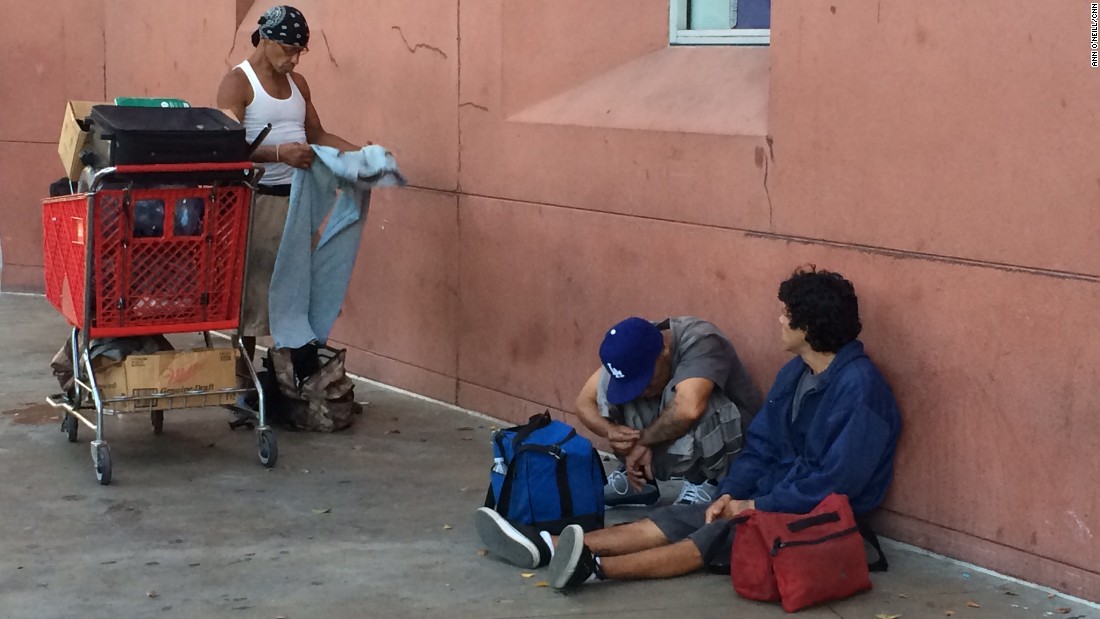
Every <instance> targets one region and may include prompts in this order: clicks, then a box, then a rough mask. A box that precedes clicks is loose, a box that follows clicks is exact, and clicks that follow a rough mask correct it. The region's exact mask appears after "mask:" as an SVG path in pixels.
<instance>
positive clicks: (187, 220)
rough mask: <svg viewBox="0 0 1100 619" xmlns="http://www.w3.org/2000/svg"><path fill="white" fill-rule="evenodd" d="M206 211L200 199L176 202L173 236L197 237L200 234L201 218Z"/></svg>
mask: <svg viewBox="0 0 1100 619" xmlns="http://www.w3.org/2000/svg"><path fill="white" fill-rule="evenodd" d="M205 210H206V204H205V201H204V200H203V199H202V198H182V199H180V200H178V201H177V202H176V216H175V225H174V226H173V228H172V234H174V235H175V236H198V235H200V234H202V216H203V212H204V211H205Z"/></svg>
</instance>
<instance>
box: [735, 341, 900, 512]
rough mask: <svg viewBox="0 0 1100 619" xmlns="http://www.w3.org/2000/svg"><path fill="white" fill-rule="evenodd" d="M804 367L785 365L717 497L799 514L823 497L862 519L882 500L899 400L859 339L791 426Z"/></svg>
mask: <svg viewBox="0 0 1100 619" xmlns="http://www.w3.org/2000/svg"><path fill="white" fill-rule="evenodd" d="M804 368H806V363H805V362H804V361H803V360H802V358H801V357H795V358H794V359H792V360H791V361H790V362H788V363H787V364H786V365H785V366H783V369H781V370H779V374H778V375H777V376H776V378H775V384H774V385H772V388H771V391H769V392H768V398H767V402H765V403H764V407H763V408H761V409H760V412H759V413H757V415H756V418H755V419H753V421H752V425H750V426H749V431H748V435H747V436H746V438H745V447H744V449H743V450H742V451H741V454H740V455H738V457H737V459H735V460H734V461H733V463H732V464H731V465H730V469H729V472H728V473H727V474H726V478H725V479H724V480H722V484H721V486H720V487H719V490H718V494H719V495H723V494H728V495H730V496H731V497H733V498H734V499H754V500H755V501H756V508H757V509H760V510H764V511H774V512H786V513H792V514H804V513H806V512H808V511H810V510H811V509H813V508H814V507H816V506H817V504H818V503H820V502H821V500H822V499H824V498H825V497H826V496H827V495H828V494H830V493H832V492H837V493H840V494H844V495H847V496H848V499H849V502H850V503H851V505H852V511H854V512H855V513H856V514H865V513H867V512H870V511H871V510H873V509H874V508H876V507H878V505H879V504H880V503H882V499H883V498H884V497H885V496H886V489H887V488H888V487H889V485H890V480H891V479H892V478H893V475H894V451H895V449H896V448H897V442H898V435H899V434H900V432H901V414H900V412H899V411H898V404H897V401H896V400H895V399H894V394H893V392H892V391H891V390H890V386H889V385H887V384H886V381H885V379H883V377H882V374H880V373H879V371H878V368H876V367H875V365H874V363H872V362H871V360H870V359H869V358H868V357H867V355H866V354H865V353H864V352H863V344H862V343H860V342H859V341H858V340H857V341H853V342H849V343H848V344H845V345H844V346H843V347H842V348H841V349H840V350H839V351H837V355H836V357H835V358H834V359H833V362H832V363H831V364H829V367H828V369H826V370H825V373H824V374H823V375H822V377H821V382H820V383H819V384H818V386H817V388H816V389H813V390H811V391H809V392H808V393H807V394H806V396H805V398H804V400H803V402H802V408H801V409H800V411H799V414H798V418H797V419H796V420H795V421H794V423H792V422H791V409H792V407H793V405H794V393H795V388H796V387H797V386H798V380H799V378H800V377H801V376H802V372H803V369H804Z"/></svg>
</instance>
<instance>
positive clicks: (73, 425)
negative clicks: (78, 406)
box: [61, 413, 80, 443]
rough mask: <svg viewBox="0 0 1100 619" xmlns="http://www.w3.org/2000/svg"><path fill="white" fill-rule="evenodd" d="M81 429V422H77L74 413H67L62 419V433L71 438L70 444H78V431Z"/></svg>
mask: <svg viewBox="0 0 1100 619" xmlns="http://www.w3.org/2000/svg"><path fill="white" fill-rule="evenodd" d="M79 427H80V422H79V421H77V420H76V417H75V416H73V414H72V413H65V416H64V417H62V418H61V431H62V432H64V433H65V435H66V436H68V437H69V442H70V443H75V442H76V431H77V429H78V428H79Z"/></svg>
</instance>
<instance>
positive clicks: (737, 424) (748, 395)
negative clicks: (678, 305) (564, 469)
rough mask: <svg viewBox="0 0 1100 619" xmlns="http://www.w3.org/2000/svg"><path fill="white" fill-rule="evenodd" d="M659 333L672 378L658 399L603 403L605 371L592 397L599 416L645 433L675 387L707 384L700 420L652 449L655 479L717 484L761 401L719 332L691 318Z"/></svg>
mask: <svg viewBox="0 0 1100 619" xmlns="http://www.w3.org/2000/svg"><path fill="white" fill-rule="evenodd" d="M657 327H658V328H660V329H662V330H668V331H670V334H671V337H670V338H669V341H670V343H669V353H670V359H669V361H670V365H671V377H670V379H669V382H668V385H667V386H666V387H665V389H664V391H663V392H662V394H661V397H660V398H644V397H642V398H638V399H636V400H634V401H632V402H627V403H626V404H623V405H621V406H613V405H611V404H609V403H608V402H607V384H608V381H609V380H610V375H609V374H608V373H607V370H606V369H604V370H602V374H601V376H600V382H599V386H598V388H597V392H596V402H597V403H598V404H599V407H600V412H601V413H602V414H603V415H605V416H608V417H611V418H612V419H614V420H615V421H616V422H617V423H622V424H624V425H626V426H628V427H631V428H635V429H642V428H646V427H649V425H650V424H652V423H653V422H654V421H656V419H657V418H658V417H659V416H660V414H661V411H663V410H665V409H666V408H667V407H669V406H671V405H672V403H673V402H674V401H675V399H676V385H678V384H680V383H681V382H683V381H684V380H686V379H688V378H705V379H707V380H710V381H711V382H712V383H714V386H715V388H714V390H713V391H712V392H711V394H710V398H708V400H707V409H706V411H705V412H704V413H703V416H702V417H701V418H700V419H699V421H698V422H696V423H695V425H694V427H693V428H692V429H691V431H690V432H688V433H687V434H685V435H684V436H682V437H680V438H678V439H676V440H674V441H672V442H670V443H668V444H666V445H662V446H659V447H656V448H654V450H653V472H654V476H655V477H656V478H657V479H668V478H669V477H671V476H675V475H696V474H702V475H704V476H706V477H707V478H708V479H712V480H718V479H721V478H722V476H723V475H725V473H726V469H727V468H728V466H729V461H730V459H732V458H733V457H734V456H736V455H737V453H738V452H739V451H740V450H741V446H742V444H743V432H744V429H745V428H747V427H748V425H749V423H750V422H751V421H752V418H753V416H754V415H755V414H756V411H757V410H759V409H760V406H761V403H762V400H763V398H762V396H761V394H760V391H758V390H757V389H756V387H755V386H754V385H753V383H752V379H751V378H750V377H749V374H748V372H747V371H746V370H745V366H744V364H742V363H741V360H740V359H739V358H738V357H737V353H736V352H735V351H734V349H733V344H731V343H730V341H729V339H727V338H726V336H725V335H723V334H722V332H721V331H719V330H718V327H716V326H714V325H713V324H711V323H710V322H707V321H706V320H702V319H700V318H695V317H692V316H679V317H675V318H669V319H668V320H665V321H663V322H661V323H658V325H657Z"/></svg>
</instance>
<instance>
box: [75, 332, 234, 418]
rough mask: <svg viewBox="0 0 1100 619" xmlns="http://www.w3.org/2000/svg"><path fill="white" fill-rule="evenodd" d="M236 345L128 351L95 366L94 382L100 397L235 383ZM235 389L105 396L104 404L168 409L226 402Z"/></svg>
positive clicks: (216, 387) (125, 409)
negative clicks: (114, 360) (144, 352)
mask: <svg viewBox="0 0 1100 619" xmlns="http://www.w3.org/2000/svg"><path fill="white" fill-rule="evenodd" d="M236 360H237V351H236V350H234V349H232V348H214V349H211V348H200V349H196V350H166V351H164V352H158V353H154V354H152V355H130V356H129V357H126V358H125V359H123V360H122V361H121V362H119V363H114V364H110V365H104V366H102V367H97V368H96V371H95V375H96V382H97V383H98V384H99V390H100V392H102V396H103V398H104V399H105V400H110V399H111V398H116V397H140V396H145V395H154V394H157V395H160V394H173V393H183V392H187V391H218V390H221V389H233V388H234V387H236V383H237V379H236ZM236 398H237V395H236V394H234V393H223V394H215V395H190V396H179V397H173V398H167V397H160V398H144V399H140V400H131V401H126V402H108V403H106V404H105V405H104V406H106V407H107V408H110V409H113V410H116V411H122V412H128V411H135V410H169V409H174V408H196V407H200V406H221V405H224V404H232V403H233V401H234V400H236Z"/></svg>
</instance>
